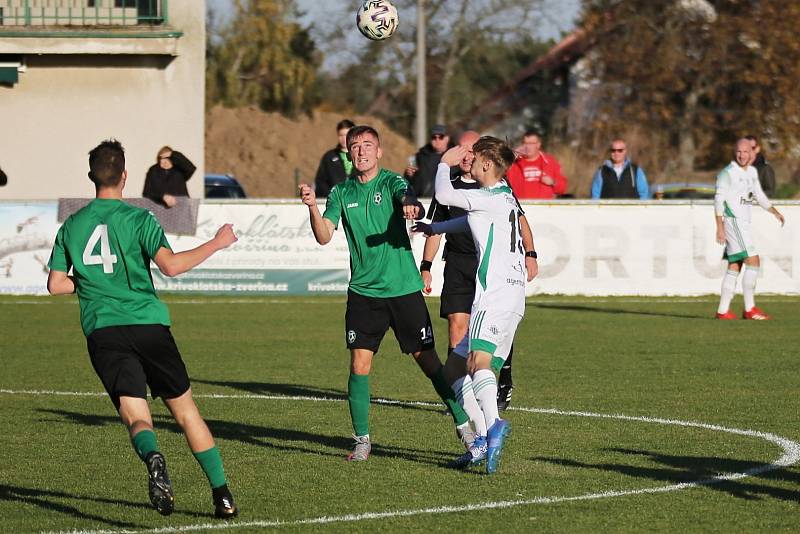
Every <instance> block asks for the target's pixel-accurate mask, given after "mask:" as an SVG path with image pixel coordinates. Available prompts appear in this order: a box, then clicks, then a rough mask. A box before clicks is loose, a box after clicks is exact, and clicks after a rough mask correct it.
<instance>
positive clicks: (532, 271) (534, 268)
mask: <svg viewBox="0 0 800 534" xmlns="http://www.w3.org/2000/svg"><path fill="white" fill-rule="evenodd" d="M519 234H520V237H521V238H522V247H523V248H524V249H525V252H526V253H527V252H531V251H535V250H536V245H534V244H533V232H532V231H531V225H530V224H528V218H527V217H525V216H524V215H520V216H519ZM525 269H527V271H528V282H530V281H531V280H533V279H534V278H536V275H538V274H539V262H538V261H537V260H536V258H532V257H530V256H528V255H527V254H526V256H525Z"/></svg>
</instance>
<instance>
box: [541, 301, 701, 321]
mask: <svg viewBox="0 0 800 534" xmlns="http://www.w3.org/2000/svg"><path fill="white" fill-rule="evenodd" d="M528 306H531V307H535V308H543V309H546V310H547V309H549V310H563V311H578V312H595V313H608V314H612V315H620V314H627V315H645V316H650V317H674V318H677V319H713V318H714V316H713V315H711V314H706V315H697V314H689V313H664V312H656V311H648V310H626V309H623V308H606V307H601V306H582V305H580V304H528Z"/></svg>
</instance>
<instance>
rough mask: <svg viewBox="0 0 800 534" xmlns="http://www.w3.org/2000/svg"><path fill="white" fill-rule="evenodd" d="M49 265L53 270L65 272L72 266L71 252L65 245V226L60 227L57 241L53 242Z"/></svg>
mask: <svg viewBox="0 0 800 534" xmlns="http://www.w3.org/2000/svg"><path fill="white" fill-rule="evenodd" d="M47 266H48V267H49V268H50V270H51V271H61V272H64V273H68V272H69V270H70V268H71V267H72V261H71V260H70V258H69V252H67V249H66V247H65V246H64V227H63V226H62V227H61V228H59V229H58V233H57V234H56V241H55V243H53V251H52V252H51V253H50V260H49V261H48V262H47Z"/></svg>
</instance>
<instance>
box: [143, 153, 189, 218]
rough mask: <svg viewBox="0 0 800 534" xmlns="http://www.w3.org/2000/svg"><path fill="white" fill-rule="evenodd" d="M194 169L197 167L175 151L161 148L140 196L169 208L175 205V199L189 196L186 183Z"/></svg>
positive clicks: (149, 170)
mask: <svg viewBox="0 0 800 534" xmlns="http://www.w3.org/2000/svg"><path fill="white" fill-rule="evenodd" d="M196 169H197V167H195V166H194V164H193V163H192V162H191V161H189V159H188V158H187V157H186V156H184V155H183V154H181V153H180V152H178V151H177V150H172V148H170V147H168V146H164V147H161V150H159V151H158V156H157V157H156V164H155V165H153V166H152V167H150V168H149V169H148V170H147V177H146V178H145V180H144V191H142V196H143V197H144V198H149V199H150V200H152V201H153V202H158V203H160V204H164V205H165V206H166V207H168V208H171V207H173V206H174V205H175V204H176V203H177V200H176V199H175V197H188V196H189V190H188V189H187V188H186V182H188V181H189V178H191V177H192V175H193V174H194V171H195V170H196Z"/></svg>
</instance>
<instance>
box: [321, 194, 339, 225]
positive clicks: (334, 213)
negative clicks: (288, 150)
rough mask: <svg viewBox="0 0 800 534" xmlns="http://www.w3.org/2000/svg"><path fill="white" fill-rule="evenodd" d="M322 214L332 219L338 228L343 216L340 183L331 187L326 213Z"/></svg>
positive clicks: (326, 203)
mask: <svg viewBox="0 0 800 534" xmlns="http://www.w3.org/2000/svg"><path fill="white" fill-rule="evenodd" d="M322 216H323V217H324V218H326V219H328V220H329V221H331V222H332V223H333V225H334V226H335V227H336V228H338V227H339V219H341V217H342V197H341V196H340V195H339V186H338V185H335V186H333V189H331V192H330V194H329V195H328V200H327V201H326V202H325V213H323V214H322Z"/></svg>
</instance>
